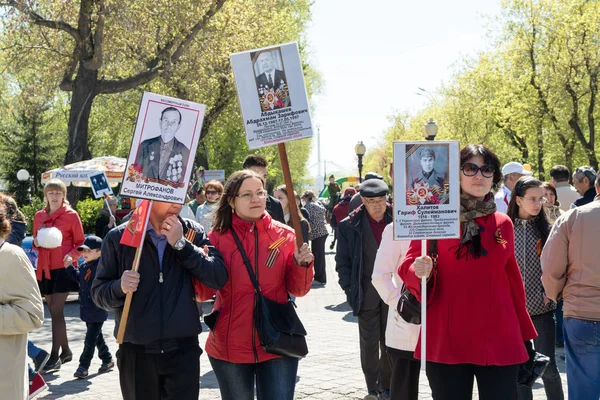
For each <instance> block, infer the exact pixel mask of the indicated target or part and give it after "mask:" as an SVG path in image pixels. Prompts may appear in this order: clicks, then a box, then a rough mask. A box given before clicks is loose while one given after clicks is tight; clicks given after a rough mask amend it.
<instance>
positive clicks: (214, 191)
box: [206, 190, 219, 194]
mask: <svg viewBox="0 0 600 400" xmlns="http://www.w3.org/2000/svg"><path fill="white" fill-rule="evenodd" d="M206 194H219V192H217V191H216V190H207V191H206Z"/></svg>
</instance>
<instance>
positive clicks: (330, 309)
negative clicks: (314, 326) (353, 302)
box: [325, 301, 352, 312]
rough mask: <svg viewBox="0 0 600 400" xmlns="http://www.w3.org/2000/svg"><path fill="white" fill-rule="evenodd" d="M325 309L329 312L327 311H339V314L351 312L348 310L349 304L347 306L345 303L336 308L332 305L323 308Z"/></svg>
mask: <svg viewBox="0 0 600 400" xmlns="http://www.w3.org/2000/svg"><path fill="white" fill-rule="evenodd" d="M325 309H326V310H329V311H340V312H343V311H352V308H350V304H348V302H347V301H345V302H343V303H340V304H338V305H337V306H334V305H331V306H325Z"/></svg>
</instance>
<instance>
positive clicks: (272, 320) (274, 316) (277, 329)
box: [231, 228, 308, 358]
mask: <svg viewBox="0 0 600 400" xmlns="http://www.w3.org/2000/svg"><path fill="white" fill-rule="evenodd" d="M231 234H232V235H233V238H234V239H235V243H236V244H237V247H238V249H239V250H240V254H241V255H242V258H243V259H244V264H245V265H246V269H247V270H248V275H250V280H251V281H252V285H253V286H254V325H255V326H256V329H257V331H258V338H259V340H260V345H261V346H262V348H263V350H264V351H266V352H267V353H272V354H278V355H280V356H287V357H294V358H303V357H305V356H306V355H307V354H308V346H307V345H306V338H305V336H306V330H305V329H304V326H303V325H302V322H300V318H298V314H296V310H294V303H293V302H292V301H290V299H289V297H288V301H286V302H285V303H283V304H281V303H278V302H276V301H273V300H271V299H269V298H267V297H265V296H264V295H263V294H262V291H261V289H260V286H259V285H258V281H257V279H256V275H254V272H253V271H252V266H251V265H250V260H249V259H248V256H247V255H246V252H245V251H244V248H243V247H242V243H241V242H240V239H239V238H238V236H237V234H236V233H235V231H234V230H233V228H232V229H231ZM256 267H257V268H258V265H257V266H256ZM253 340H254V338H253Z"/></svg>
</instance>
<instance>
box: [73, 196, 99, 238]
mask: <svg viewBox="0 0 600 400" xmlns="http://www.w3.org/2000/svg"><path fill="white" fill-rule="evenodd" d="M103 205H104V201H103V200H102V199H98V200H96V199H92V198H88V199H85V200H80V201H78V202H77V213H78V214H79V218H81V224H82V225H83V230H84V232H86V233H94V231H95V228H96V226H95V224H96V220H97V219H98V214H99V213H100V210H101V209H102V207H103Z"/></svg>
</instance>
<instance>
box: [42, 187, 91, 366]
mask: <svg viewBox="0 0 600 400" xmlns="http://www.w3.org/2000/svg"><path fill="white" fill-rule="evenodd" d="M66 195H67V187H66V186H65V184H64V183H63V182H62V181H60V180H58V179H51V180H50V181H48V183H46V186H44V198H45V201H46V205H45V207H44V208H43V209H42V210H40V211H38V212H37V213H36V214H35V216H34V217H33V247H34V249H35V250H37V252H38V265H37V271H36V277H37V280H38V284H39V287H40V292H41V293H42V295H43V296H44V298H45V299H46V303H47V304H48V308H49V309H50V316H51V317H52V351H51V353H50V360H48V362H47V363H46V367H45V368H44V371H45V372H52V371H58V370H59V369H60V366H61V364H64V363H67V362H69V361H71V360H72V359H73V353H72V352H71V349H70V348H69V341H68V339H67V325H66V323H65V316H64V307H65V301H66V300H67V296H68V295H69V292H76V291H77V290H78V286H77V283H75V282H73V281H72V280H71V279H69V276H68V275H67V272H66V270H65V268H66V267H68V266H69V265H77V259H78V258H79V251H77V248H78V247H79V246H81V245H82V244H83V241H84V239H85V238H84V236H83V226H82V225H81V219H80V218H79V215H78V214H77V212H76V211H75V210H73V209H72V208H71V206H70V205H69V202H68V201H67V199H66V198H65V197H66ZM61 349H62V353H61V354H60V356H59V351H60V350H61Z"/></svg>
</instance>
